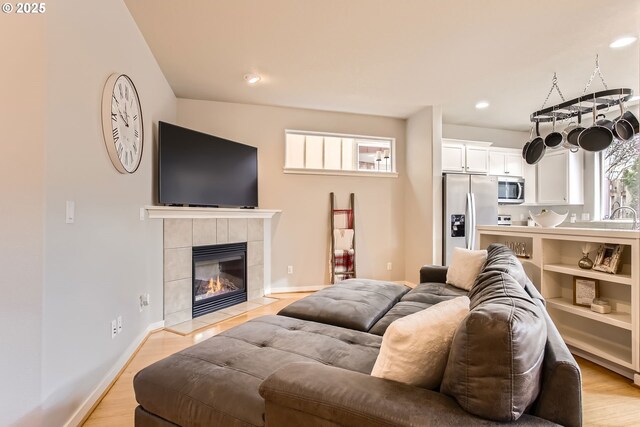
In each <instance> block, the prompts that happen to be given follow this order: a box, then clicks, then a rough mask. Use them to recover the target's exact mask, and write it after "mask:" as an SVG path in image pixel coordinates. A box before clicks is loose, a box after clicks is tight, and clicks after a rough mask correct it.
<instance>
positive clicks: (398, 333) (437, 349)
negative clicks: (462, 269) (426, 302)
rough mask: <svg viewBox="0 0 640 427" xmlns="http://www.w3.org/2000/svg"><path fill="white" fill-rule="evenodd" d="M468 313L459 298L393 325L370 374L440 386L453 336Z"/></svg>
mask: <svg viewBox="0 0 640 427" xmlns="http://www.w3.org/2000/svg"><path fill="white" fill-rule="evenodd" d="M467 313H469V298H467V297H458V298H454V299H452V300H449V301H443V302H441V303H440V304H436V305H433V306H431V307H429V308H427V309H425V310H422V311H419V312H417V313H414V314H411V315H409V316H406V317H403V318H402V319H398V320H396V321H395V322H393V323H392V324H391V325H390V326H389V328H388V329H387V331H386V332H385V333H384V336H383V337H382V346H381V347H380V354H378V358H377V359H376V363H375V365H374V366H373V370H372V371H371V375H372V376H374V377H379V378H386V379H389V380H393V381H398V382H402V383H405V384H410V385H415V386H418V387H423V388H428V389H435V388H437V387H439V386H440V382H441V381H442V375H443V374H444V368H445V366H446V364H447V357H448V356H449V347H450V346H451V341H452V340H453V334H454V332H455V331H456V329H457V328H458V325H459V324H460V321H462V319H463V318H464V317H465V316H466V315H467Z"/></svg>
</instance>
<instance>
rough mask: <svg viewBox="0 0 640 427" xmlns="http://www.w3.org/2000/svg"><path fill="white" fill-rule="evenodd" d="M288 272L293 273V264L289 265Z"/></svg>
mask: <svg viewBox="0 0 640 427" xmlns="http://www.w3.org/2000/svg"><path fill="white" fill-rule="evenodd" d="M287 274H293V265H290V266H288V267H287Z"/></svg>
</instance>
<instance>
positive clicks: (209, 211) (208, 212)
mask: <svg viewBox="0 0 640 427" xmlns="http://www.w3.org/2000/svg"><path fill="white" fill-rule="evenodd" d="M145 209H146V210H147V212H148V214H149V218H151V219H157V218H162V219H165V218H184V219H194V218H262V219H270V218H273V216H274V215H275V214H278V213H281V212H282V211H281V210H274V209H231V208H191V207H183V206H145Z"/></svg>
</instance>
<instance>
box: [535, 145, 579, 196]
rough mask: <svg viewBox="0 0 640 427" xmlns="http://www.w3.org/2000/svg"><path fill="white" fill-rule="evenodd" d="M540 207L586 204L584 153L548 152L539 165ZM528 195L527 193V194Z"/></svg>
mask: <svg viewBox="0 0 640 427" xmlns="http://www.w3.org/2000/svg"><path fill="white" fill-rule="evenodd" d="M537 166H538V174H537V175H538V176H537V178H538V179H537V187H538V194H537V195H538V198H537V203H538V204H540V205H581V204H583V203H584V185H583V184H584V178H583V176H584V153H583V151H582V150H579V151H578V152H577V153H571V152H570V151H568V150H564V149H562V150H557V151H551V150H547V152H546V153H545V155H544V158H543V159H542V160H540V163H538V165H537ZM525 194H526V193H525Z"/></svg>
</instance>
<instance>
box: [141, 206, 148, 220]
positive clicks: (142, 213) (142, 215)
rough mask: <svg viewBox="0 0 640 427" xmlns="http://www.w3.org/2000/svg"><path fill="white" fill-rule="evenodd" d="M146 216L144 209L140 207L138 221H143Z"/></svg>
mask: <svg viewBox="0 0 640 427" xmlns="http://www.w3.org/2000/svg"><path fill="white" fill-rule="evenodd" d="M146 217H147V214H146V211H145V209H144V208H140V221H144V220H145V218H146Z"/></svg>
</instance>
